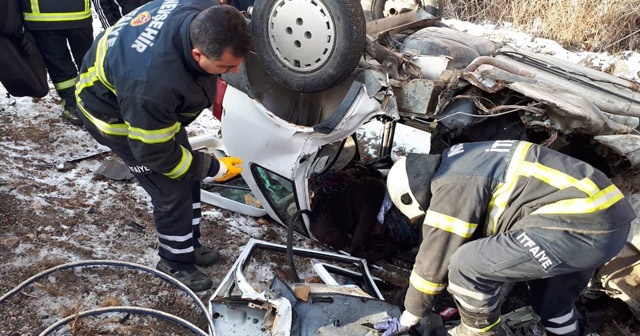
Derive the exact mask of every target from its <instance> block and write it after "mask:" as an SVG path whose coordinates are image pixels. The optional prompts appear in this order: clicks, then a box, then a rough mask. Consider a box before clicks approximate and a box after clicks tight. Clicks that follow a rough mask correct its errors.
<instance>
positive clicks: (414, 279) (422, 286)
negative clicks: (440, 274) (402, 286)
mask: <svg viewBox="0 0 640 336" xmlns="http://www.w3.org/2000/svg"><path fill="white" fill-rule="evenodd" d="M409 282H410V283H411V286H413V288H415V289H417V290H418V291H420V292H421V293H425V294H429V295H436V294H438V293H440V292H442V291H443V290H444V289H445V288H447V284H439V283H435V282H431V281H427V280H425V279H424V278H423V277H421V276H420V275H418V273H416V272H415V271H411V276H410V277H409Z"/></svg>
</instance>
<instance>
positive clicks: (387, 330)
mask: <svg viewBox="0 0 640 336" xmlns="http://www.w3.org/2000/svg"><path fill="white" fill-rule="evenodd" d="M419 321H420V317H418V316H415V315H413V314H411V313H409V312H408V311H406V310H405V311H404V312H403V313H402V315H400V316H398V317H385V318H383V319H382V320H380V321H378V322H377V323H376V324H374V325H373V327H374V328H375V329H376V330H378V331H384V332H383V333H382V336H391V335H401V334H403V333H404V332H405V331H407V330H409V328H411V327H412V326H414V325H416V324H417V323H418V322H419Z"/></svg>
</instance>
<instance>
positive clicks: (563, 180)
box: [485, 142, 624, 236]
mask: <svg viewBox="0 0 640 336" xmlns="http://www.w3.org/2000/svg"><path fill="white" fill-rule="evenodd" d="M530 147H531V144H530V143H524V142H523V143H520V144H519V145H518V148H517V149H516V152H515V153H514V155H513V158H512V160H511V162H510V163H509V168H508V169H507V174H506V178H505V182H504V183H502V184H500V185H499V186H498V188H496V191H495V192H494V194H493V197H492V199H491V201H490V203H489V217H488V223H487V225H486V227H485V228H486V231H485V234H486V235H488V236H489V235H494V234H495V233H496V230H497V223H498V219H499V218H500V215H501V214H502V213H503V211H504V209H505V208H506V206H507V202H508V200H509V199H510V196H511V193H512V192H513V189H514V187H515V185H516V181H517V180H518V178H519V177H521V176H522V177H533V178H536V179H538V180H540V181H543V182H544V183H546V184H548V185H550V186H552V187H554V188H557V189H558V190H563V189H566V188H570V187H573V188H576V189H578V190H580V191H581V192H583V193H584V194H585V197H579V198H573V199H566V200H562V201H558V202H555V203H552V204H547V205H545V206H542V207H540V208H539V209H537V210H535V211H533V212H532V213H531V215H539V214H586V213H593V212H596V211H600V210H604V209H606V208H608V207H610V206H611V205H612V204H614V203H616V202H617V201H619V200H621V199H622V198H624V195H623V194H622V192H620V190H619V189H618V188H616V186H614V185H610V186H608V187H606V188H605V189H602V190H600V188H598V186H597V185H596V184H595V183H594V182H593V181H591V180H590V179H588V178H583V179H581V180H578V179H576V178H574V177H573V176H570V175H568V174H565V173H563V172H561V171H559V170H556V169H553V168H550V167H547V166H544V165H542V164H540V163H538V162H528V161H525V156H526V154H527V151H528V150H529V148H530Z"/></svg>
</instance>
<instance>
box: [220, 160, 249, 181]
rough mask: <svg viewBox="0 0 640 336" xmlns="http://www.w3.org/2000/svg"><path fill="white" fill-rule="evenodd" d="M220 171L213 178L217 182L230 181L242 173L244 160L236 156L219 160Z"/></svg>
mask: <svg viewBox="0 0 640 336" xmlns="http://www.w3.org/2000/svg"><path fill="white" fill-rule="evenodd" d="M218 161H220V170H218V173H217V174H216V175H215V176H214V177H213V178H214V180H215V181H216V182H224V181H228V180H230V179H232V178H234V177H236V176H238V175H240V173H242V159H240V158H239V157H235V156H228V157H223V158H220V159H218Z"/></svg>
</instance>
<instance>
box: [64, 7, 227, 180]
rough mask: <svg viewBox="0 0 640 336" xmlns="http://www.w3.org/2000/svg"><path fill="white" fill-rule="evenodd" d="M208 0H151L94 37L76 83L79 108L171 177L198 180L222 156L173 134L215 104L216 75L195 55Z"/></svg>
mask: <svg viewBox="0 0 640 336" xmlns="http://www.w3.org/2000/svg"><path fill="white" fill-rule="evenodd" d="M213 4H215V3H214V2H211V1H207V0H164V1H153V2H150V3H148V4H146V5H144V6H142V7H139V8H137V9H135V10H134V11H132V12H130V13H129V14H127V15H125V16H124V17H123V18H122V20H120V21H118V23H117V24H116V25H115V26H112V27H110V28H109V29H107V30H106V31H105V32H104V33H103V34H102V35H99V36H98V37H96V39H95V41H94V43H93V46H92V47H91V49H90V50H89V52H87V55H86V56H85V58H84V60H83V62H82V69H81V71H80V76H79V78H78V82H77V83H76V97H77V100H78V107H79V109H80V111H81V112H82V113H83V114H84V116H85V117H86V119H87V120H88V121H89V122H91V123H92V124H93V125H95V127H96V128H97V129H98V130H100V131H101V132H102V134H103V135H104V136H108V137H110V138H111V139H113V140H114V141H120V142H122V144H124V145H127V144H128V146H129V147H130V149H131V151H132V153H133V155H134V156H135V157H136V159H137V160H138V163H140V164H141V165H144V166H145V167H146V168H148V169H150V170H151V171H154V172H156V173H161V174H164V175H166V176H167V177H169V178H172V179H186V180H194V181H196V180H197V181H199V180H201V179H203V178H204V177H205V176H206V173H207V170H208V169H209V168H210V166H211V165H216V167H211V168H212V171H217V170H218V167H219V166H217V165H219V163H218V161H217V160H211V156H209V155H208V154H205V153H202V152H199V151H191V150H190V149H188V148H185V147H184V146H182V145H181V144H179V143H177V142H176V141H175V140H174V136H175V135H176V134H177V133H178V132H181V131H182V132H184V130H183V127H184V126H186V125H188V124H189V123H191V122H192V121H193V120H194V119H195V118H196V117H197V116H198V115H199V114H200V113H201V112H202V110H203V109H205V108H207V107H211V105H212V103H213V101H214V99H215V94H216V79H217V78H218V76H213V75H209V74H207V73H206V72H204V70H202V69H201V68H200V66H199V65H198V64H197V63H196V61H195V60H194V59H193V56H192V55H191V50H192V46H191V42H190V38H189V28H190V25H191V22H192V21H193V19H194V17H195V16H196V14H198V13H199V12H201V11H202V10H204V9H206V8H208V7H211V6H212V5H213Z"/></svg>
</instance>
